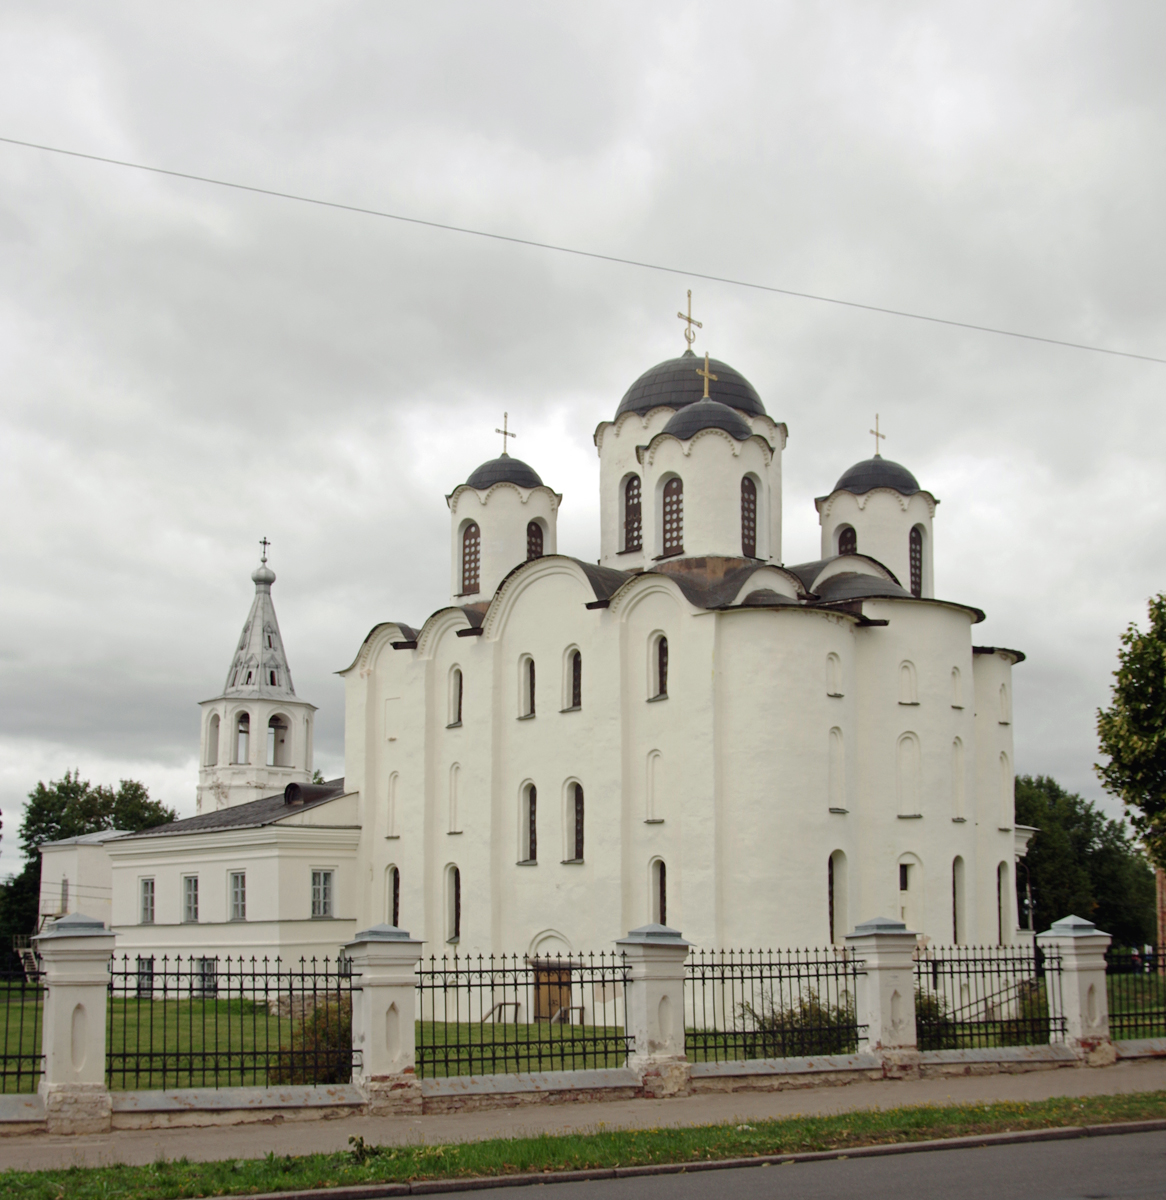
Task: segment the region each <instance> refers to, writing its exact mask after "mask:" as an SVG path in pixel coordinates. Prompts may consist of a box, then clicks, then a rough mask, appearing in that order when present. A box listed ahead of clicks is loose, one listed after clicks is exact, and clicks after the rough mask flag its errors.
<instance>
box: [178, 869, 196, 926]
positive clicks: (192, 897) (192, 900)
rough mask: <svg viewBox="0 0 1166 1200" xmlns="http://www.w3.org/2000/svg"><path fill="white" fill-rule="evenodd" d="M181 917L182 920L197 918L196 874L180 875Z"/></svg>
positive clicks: (194, 919)
mask: <svg viewBox="0 0 1166 1200" xmlns="http://www.w3.org/2000/svg"><path fill="white" fill-rule="evenodd" d="M182 919H183V920H184V921H197V920H198V876H197V875H183V877H182Z"/></svg>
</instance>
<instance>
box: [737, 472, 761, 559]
mask: <svg viewBox="0 0 1166 1200" xmlns="http://www.w3.org/2000/svg"><path fill="white" fill-rule="evenodd" d="M741 553H742V554H743V555H744V556H745V557H746V558H756V557H757V485H756V484H755V483H754V482H753V480H752V479H750V478H749V476H748V475H746V476H745V478H744V479H742V480H741Z"/></svg>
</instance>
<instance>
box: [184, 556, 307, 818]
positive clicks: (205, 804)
mask: <svg viewBox="0 0 1166 1200" xmlns="http://www.w3.org/2000/svg"><path fill="white" fill-rule="evenodd" d="M260 545H261V546H262V547H263V556H262V558H261V560H260V563H259V566H258V567H257V568H256V569H255V570H254V571H253V572H252V573H251V581H252V582H253V583H254V584H255V599H254V600H253V601H252V602H251V611H250V612H249V613H248V614H247V621H246V623H245V624H244V625H243V632H242V634H241V635H240V637H239V644H238V646H237V647H236V649H235V656H234V658H233V659H232V660H231V667H230V670H229V671H228V672H227V682H226V684H225V685H224V687H223V690H222V692H221V693H220V694H219V695H217V696H215V697H214V698H213V699H211V700H203V701H202V702H201V703H200V704H199V708H201V709H202V736H201V739H200V748H199V770H198V797H197V798H198V811H199V812H200V813H202V812H213V811H214V810H215V809H219V808H231V807H233V806H234V805H236V804H245V803H246V802H247V801H248V800H258V799H259V798H260V797H261V796H272V795H275V794H276V793H277V792H282V791H283V789H284V788H285V787H287V785H288V784H289V783H309V782H311V778H312V732H313V721H314V718H315V713H316V706H315V705H314V704H308V703H307V702H306V701H304V700H300V699H297V697H296V690H295V687H294V685H293V684H292V677H291V671H290V670H289V668H288V665H287V655H286V654H285V653H284V648H283V638H282V637H281V636H280V632H279V621H278V620H277V619H276V616H275V605H274V604H273V603H272V600H271V585H272V584H273V583H274V582H275V572H274V571H273V570H272V569H271V568H270V567H269V566H268V565H267V547H268V546H269V545H270V542H268V540H267V539H266V538H264V539H263V541H262V542H261V543H260Z"/></svg>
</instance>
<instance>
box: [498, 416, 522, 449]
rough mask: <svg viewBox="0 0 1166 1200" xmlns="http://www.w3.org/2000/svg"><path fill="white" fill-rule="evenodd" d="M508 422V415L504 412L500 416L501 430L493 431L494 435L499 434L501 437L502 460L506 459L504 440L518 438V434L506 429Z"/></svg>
mask: <svg viewBox="0 0 1166 1200" xmlns="http://www.w3.org/2000/svg"><path fill="white" fill-rule="evenodd" d="M509 420H510V414H509V413H505V412H504V413H503V414H502V428H501V429H495V430H494V432H495V433H500V434H501V435H502V457H503V458H506V457H508V456H507V454H506V439H507V438H511V437H512V438H516V437H518V434H516V433H511V432H510V429H509V427H508V422H509Z"/></svg>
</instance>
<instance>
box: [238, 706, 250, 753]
mask: <svg viewBox="0 0 1166 1200" xmlns="http://www.w3.org/2000/svg"><path fill="white" fill-rule="evenodd" d="M250 761H251V714H250V713H240V714H239V719H238V721H237V722H236V723H235V762H237V763H249V762H250Z"/></svg>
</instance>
